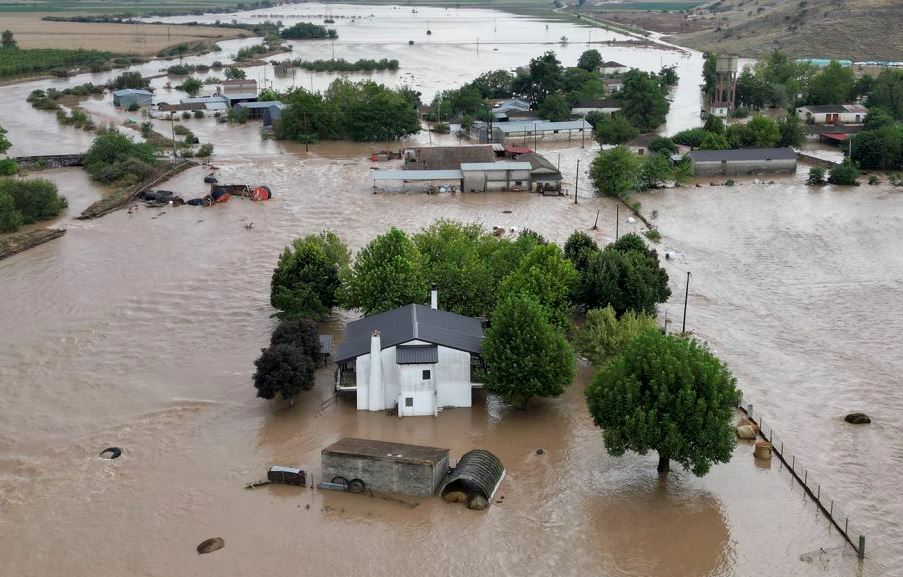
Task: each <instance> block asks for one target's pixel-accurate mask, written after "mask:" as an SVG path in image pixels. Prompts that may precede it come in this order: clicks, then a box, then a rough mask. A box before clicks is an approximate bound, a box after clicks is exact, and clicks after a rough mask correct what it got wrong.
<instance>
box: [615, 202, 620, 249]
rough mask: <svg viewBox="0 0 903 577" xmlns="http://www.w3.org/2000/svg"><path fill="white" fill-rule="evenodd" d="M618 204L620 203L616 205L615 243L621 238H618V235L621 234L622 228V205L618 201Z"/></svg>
mask: <svg viewBox="0 0 903 577" xmlns="http://www.w3.org/2000/svg"><path fill="white" fill-rule="evenodd" d="M618 203H619V204H616V205H615V241H617V240H618V239H619V238H620V236H618V233H619V232H620V228H621V205H620V201H618Z"/></svg>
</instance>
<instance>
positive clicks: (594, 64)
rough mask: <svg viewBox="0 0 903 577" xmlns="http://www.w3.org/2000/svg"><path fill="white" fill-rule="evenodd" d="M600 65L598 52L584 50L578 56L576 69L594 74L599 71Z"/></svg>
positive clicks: (600, 56)
mask: <svg viewBox="0 0 903 577" xmlns="http://www.w3.org/2000/svg"><path fill="white" fill-rule="evenodd" d="M600 64H602V55H601V54H599V51H598V50H596V49H595V48H591V49H589V50H585V51H584V52H583V54H581V55H580V59H579V60H577V67H578V68H582V69H584V70H586V71H587V72H595V71H596V70H598V69H599V65H600Z"/></svg>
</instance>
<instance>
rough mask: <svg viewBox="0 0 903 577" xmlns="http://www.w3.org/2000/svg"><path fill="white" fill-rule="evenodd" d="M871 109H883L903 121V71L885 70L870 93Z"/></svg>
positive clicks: (869, 102)
mask: <svg viewBox="0 0 903 577" xmlns="http://www.w3.org/2000/svg"><path fill="white" fill-rule="evenodd" d="M868 104H869V107H870V108H876V107H879V108H883V109H885V110H887V111H888V112H889V113H890V114H891V115H892V116H893V117H894V118H895V119H897V120H903V70H895V69H891V68H885V69H884V70H882V71H881V73H880V74H878V78H877V79H875V85H874V87H873V88H872V91H871V92H869V97H868Z"/></svg>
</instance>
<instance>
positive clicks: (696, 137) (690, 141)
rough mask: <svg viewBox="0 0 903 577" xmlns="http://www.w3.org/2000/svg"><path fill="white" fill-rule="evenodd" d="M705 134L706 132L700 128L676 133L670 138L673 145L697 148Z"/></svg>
mask: <svg viewBox="0 0 903 577" xmlns="http://www.w3.org/2000/svg"><path fill="white" fill-rule="evenodd" d="M706 134H707V133H706V131H705V130H703V129H702V128H691V129H689V130H684V131H681V132H678V133H677V134H675V135H674V136H672V137H671V140H673V141H674V143H675V144H681V145H683V146H689V147H691V148H699V145H700V144H702V141H703V139H704V138H705V136H706Z"/></svg>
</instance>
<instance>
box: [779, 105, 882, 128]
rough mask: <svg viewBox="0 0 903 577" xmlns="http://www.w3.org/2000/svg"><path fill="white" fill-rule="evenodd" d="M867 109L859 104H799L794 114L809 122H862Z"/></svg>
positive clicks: (867, 111)
mask: <svg viewBox="0 0 903 577" xmlns="http://www.w3.org/2000/svg"><path fill="white" fill-rule="evenodd" d="M868 113H869V109H868V108H866V107H865V106H862V105H861V104H825V105H819V106H800V107H799V108H797V109H796V115H797V116H798V117H799V119H800V120H802V121H803V122H807V123H810V124H862V123H863V122H865V116H866V114H868Z"/></svg>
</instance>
